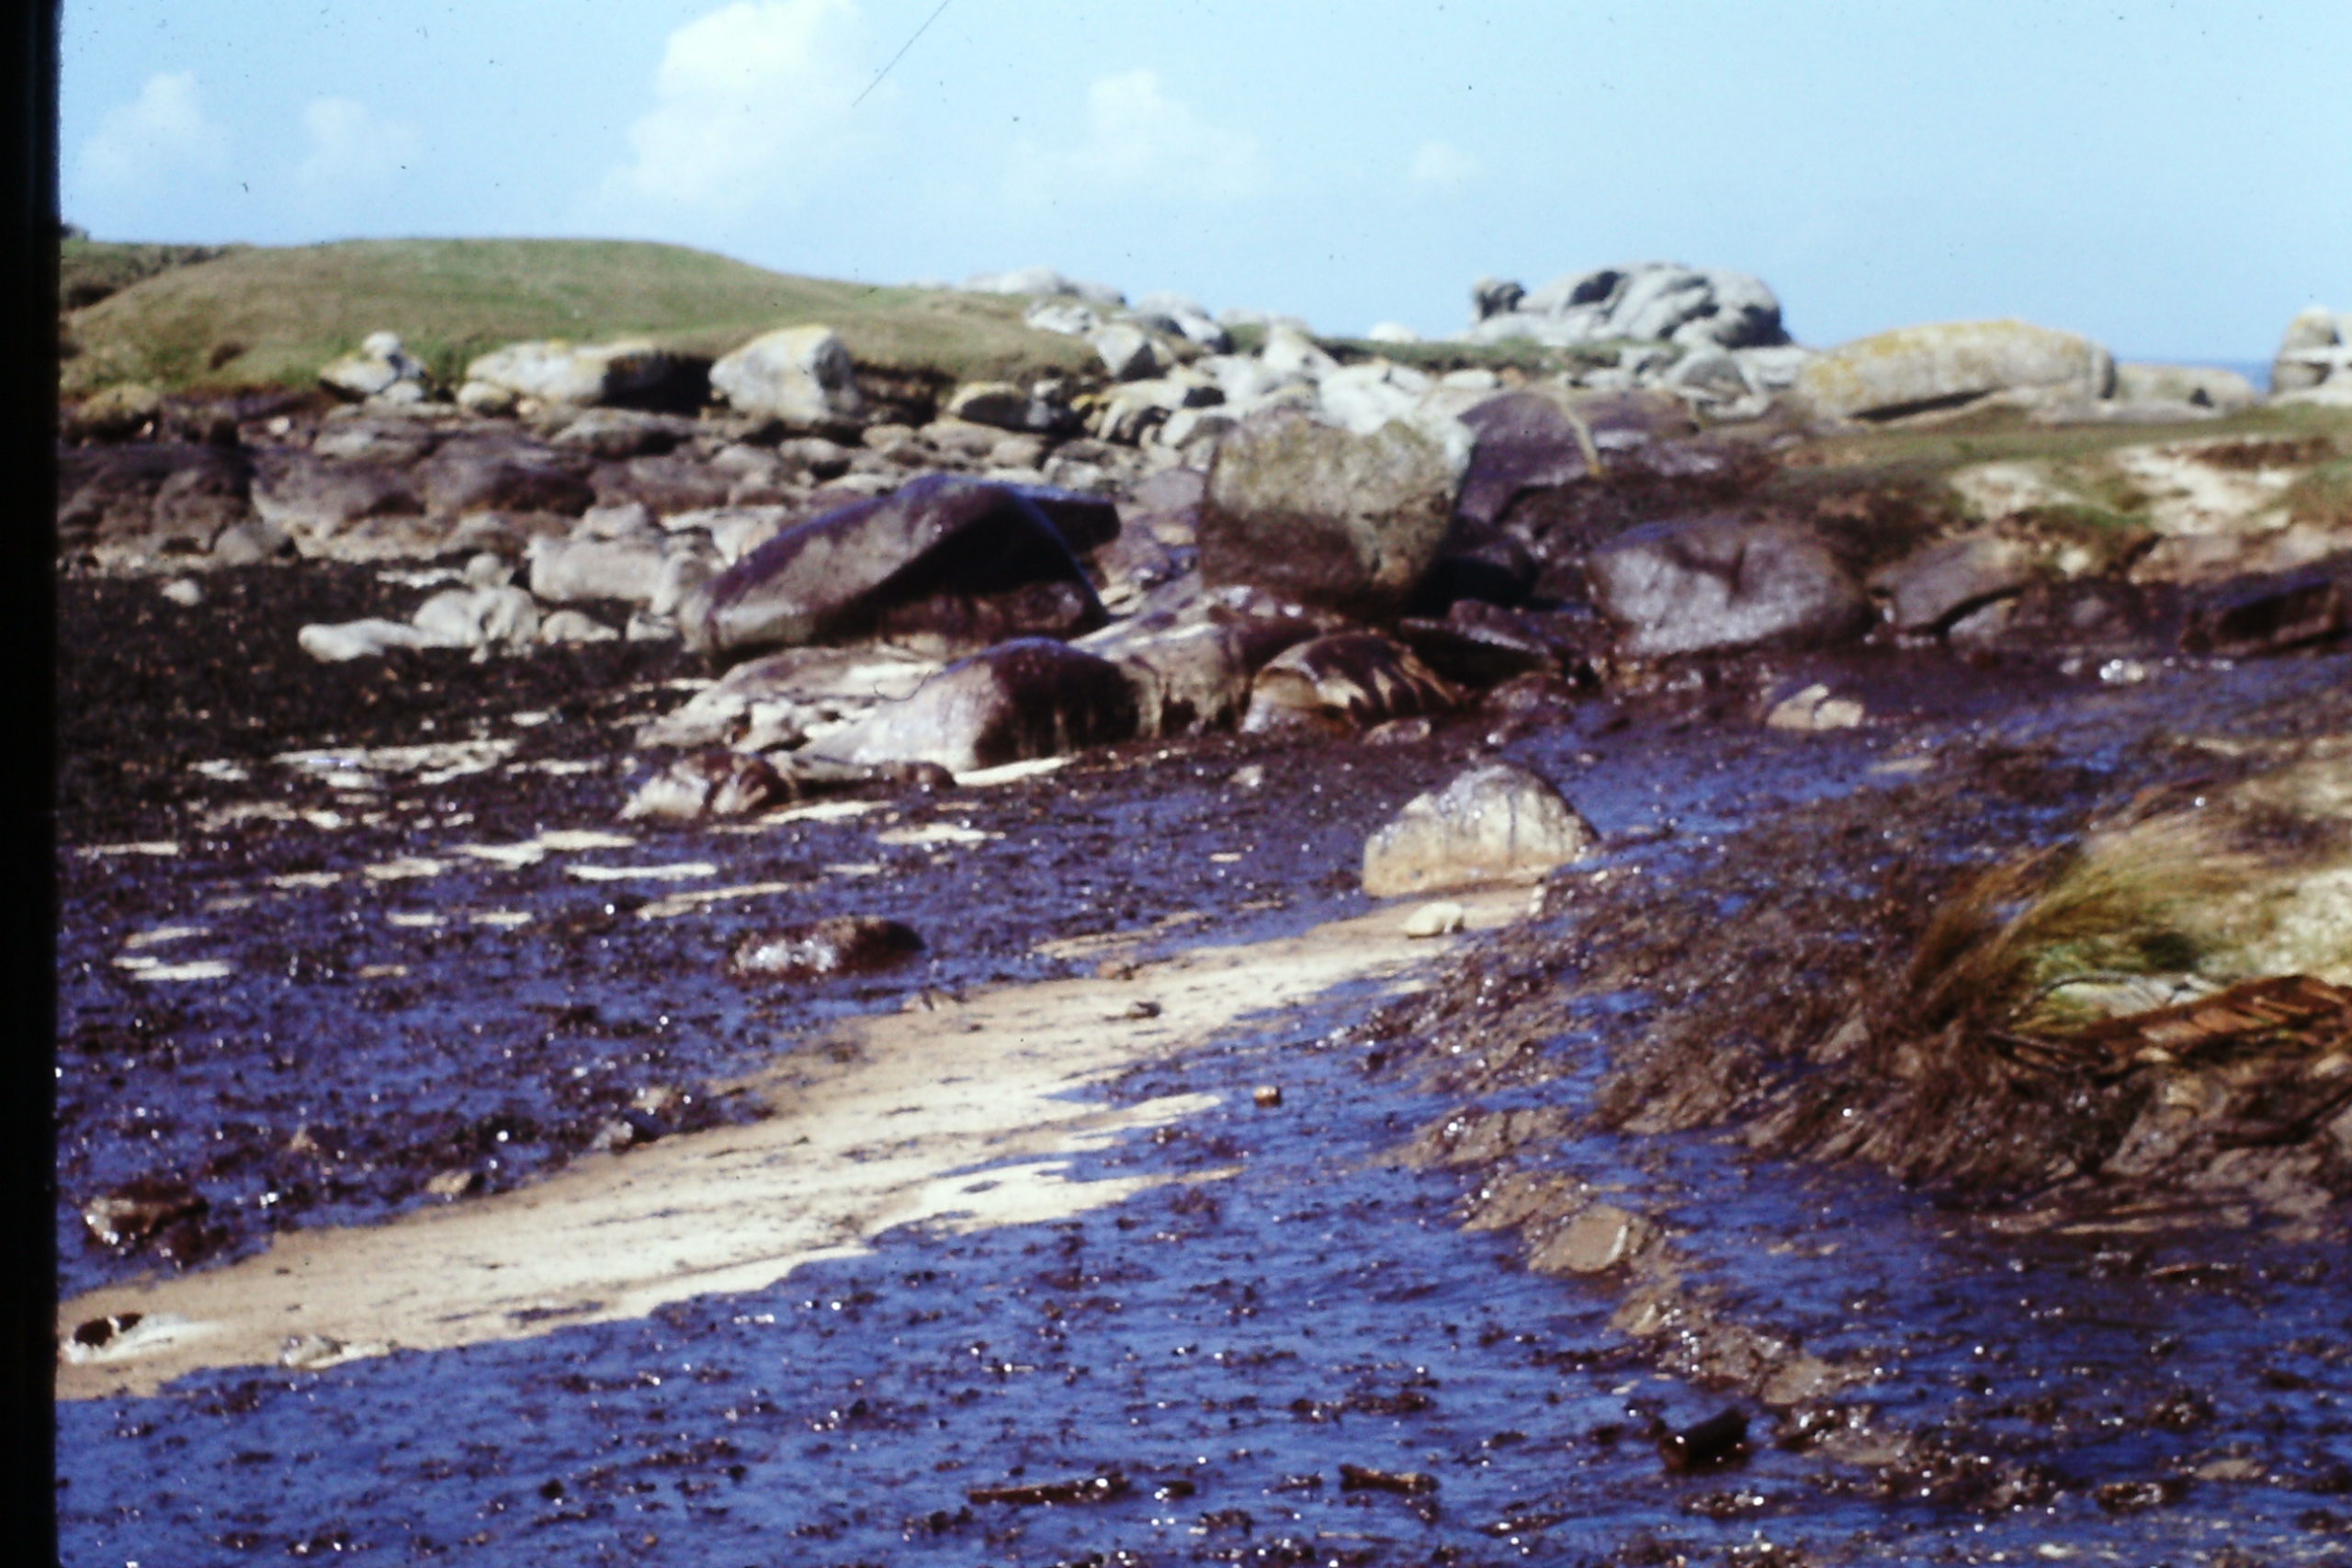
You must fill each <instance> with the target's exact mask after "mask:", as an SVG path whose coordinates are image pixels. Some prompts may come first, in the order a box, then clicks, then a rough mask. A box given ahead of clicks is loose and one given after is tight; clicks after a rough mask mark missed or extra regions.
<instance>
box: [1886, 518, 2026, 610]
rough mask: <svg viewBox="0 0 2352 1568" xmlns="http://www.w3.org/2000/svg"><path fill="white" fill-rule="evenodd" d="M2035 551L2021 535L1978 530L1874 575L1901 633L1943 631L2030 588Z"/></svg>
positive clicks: (1929, 547) (1932, 546)
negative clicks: (2014, 536)
mask: <svg viewBox="0 0 2352 1568" xmlns="http://www.w3.org/2000/svg"><path fill="white" fill-rule="evenodd" d="M2034 575H2035V573H2034V554H2033V551H2032V550H2031V549H2030V548H2028V547H2026V545H2025V544H2024V543H2023V542H2021V541H2019V540H2017V539H2005V538H2002V537H2000V536H1997V535H1993V534H1972V535H1969V536H1966V537H1963V538H1958V539H1947V540H1944V541H1943V542H1941V543H1939V544H1934V545H1929V546H1928V547H1927V548H1925V549H1923V550H1919V551H1917V552H1916V553H1914V554H1912V555H1908V556H1905V558H1903V559H1901V560H1899V561H1896V562H1895V563H1894V565H1892V566H1888V567H1885V568H1883V569H1881V570H1879V571H1877V572H1874V573H1873V574H1871V582H1870V586H1871V592H1872V593H1874V594H1876V595H1878V596H1879V597H1881V598H1882V599H1883V600H1884V601H1885V603H1886V614H1887V619H1888V620H1889V621H1891V622H1892V623H1894V628H1895V629H1896V630H1897V631H1904V632H1939V631H1942V630H1944V629H1945V628H1946V627H1948V626H1951V624H1952V623H1953V622H1954V621H1957V620H1959V619H1960V618H1961V617H1962V615H1967V614H1968V613H1969V612H1970V611H1972V610H1978V609H1982V608H1983V607H1984V606H1985V605H1986V604H1991V603H1992V602H1993V601H1994V600H1996V599H2006V598H2008V597H2009V596H2010V595H2012V594H2015V593H2021V592H2024V591H2025V587H2026V585H2027V584H2028V583H2030V582H2031V581H2033V579H2034Z"/></svg>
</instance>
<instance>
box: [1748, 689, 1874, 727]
mask: <svg viewBox="0 0 2352 1568" xmlns="http://www.w3.org/2000/svg"><path fill="white" fill-rule="evenodd" d="M1862 718H1863V709H1862V705H1861V704H1860V703H1859V702H1856V701H1855V700H1854V699H1853V698H1851V697H1840V696H1835V695H1832V694H1831V693H1830V690H1829V688H1828V687H1826V686H1823V685H1812V686H1807V687H1806V688H1804V690H1803V691H1801V692H1798V693H1795V694H1792V695H1790V696H1787V697H1783V698H1782V699H1781V701H1780V702H1778V703H1776V704H1774V705H1773V706H1772V711H1771V712H1770V713H1769V714H1767V715H1765V716H1764V723H1765V725H1766V726H1767V727H1768V728H1772V729H1793V730H1798V731H1801V732H1804V733H1816V732H1819V731H1821V730H1827V729H1854V728H1859V727H1860V724H1861V722H1862Z"/></svg>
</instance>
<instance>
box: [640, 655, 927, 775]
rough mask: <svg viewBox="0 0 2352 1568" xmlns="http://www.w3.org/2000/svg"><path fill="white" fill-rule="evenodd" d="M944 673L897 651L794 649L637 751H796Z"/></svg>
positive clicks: (740, 673)
mask: <svg viewBox="0 0 2352 1568" xmlns="http://www.w3.org/2000/svg"><path fill="white" fill-rule="evenodd" d="M938 670H939V666H938V665H936V664H935V663H933V662H932V661H930V660H921V659H916V658H914V657H913V656H912V655H910V654H906V653H901V652H899V651H898V650H896V649H876V648H864V649H841V648H789V649H785V650H784V651H782V652H781V653H771V654H766V655H764V656H763V657H761V658H758V659H751V660H745V661H744V662H742V663H741V664H738V665H737V666H735V668H734V669H732V670H729V671H728V672H727V673H726V674H725V675H724V676H722V677H720V678H719V680H718V682H715V683H713V684H712V685H711V686H710V687H708V688H707V689H706V690H704V691H701V692H697V693H695V695H694V696H692V697H691V698H689V699H687V701H686V703H685V705H684V706H683V707H680V708H678V709H677V710H676V711H674V712H672V713H669V714H665V715H663V716H662V717H660V718H658V719H655V720H654V721H653V722H651V723H650V724H648V725H647V726H646V727H645V728H643V729H642V730H640V731H639V734H638V738H637V744H638V745H639V747H657V746H680V747H694V746H732V747H734V748H736V749H737V750H746V751H760V750H768V749H769V748H771V747H777V746H797V745H799V744H800V743H801V742H802V741H804V740H806V739H808V738H809V733H810V731H811V730H814V729H819V728H824V727H827V726H832V727H838V726H839V725H840V724H842V722H844V721H847V720H853V719H856V718H861V717H863V716H865V715H866V714H867V713H870V712H871V711H872V710H873V709H874V708H875V707H876V706H877V705H880V704H882V703H886V702H899V701H901V700H903V699H905V698H907V697H910V696H912V695H913V694H914V692H915V688H917V687H918V686H920V685H922V683H923V682H924V680H925V679H927V678H928V677H930V676H932V675H934V674H936V673H938Z"/></svg>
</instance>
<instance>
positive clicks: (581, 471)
mask: <svg viewBox="0 0 2352 1568" xmlns="http://www.w3.org/2000/svg"><path fill="white" fill-rule="evenodd" d="M416 472H417V478H418V479H419V480H420V481H421V482H422V484H423V488H424V501H425V509H426V510H427V511H429V512H432V513H437V514H439V515H443V516H448V517H462V516H464V515H466V514H467V513H471V512H546V513H560V514H561V515H563V516H567V517H576V516H578V515H579V514H580V513H582V512H585V511H587V510H588V508H589V507H591V506H593V505H594V504H595V502H596V491H595V488H594V486H593V485H592V484H591V483H590V482H589V479H588V464H587V462H586V460H585V459H583V458H582V457H576V456H574V455H572V454H571V453H566V452H558V451H556V450H554V449H553V448H552V447H549V446H544V445H541V444H539V443H537V442H532V441H524V440H513V439H505V438H502V437H498V436H486V437H479V438H473V439H467V440H460V441H451V442H449V443H447V444H446V445H445V446H442V447H441V448H440V449H439V450H437V451H435V453H434V454H433V456H432V457H429V458H427V459H425V461H424V463H423V464H422V465H420V466H419V468H418V469H417V470H416Z"/></svg>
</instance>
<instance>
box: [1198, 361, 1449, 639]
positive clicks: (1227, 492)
mask: <svg viewBox="0 0 2352 1568" xmlns="http://www.w3.org/2000/svg"><path fill="white" fill-rule="evenodd" d="M1453 493H1454V468H1453V460H1452V459H1451V457H1449V455H1448V453H1447V452H1446V450H1445V448H1444V447H1443V446H1442V445H1440V443H1439V442H1437V441H1436V440H1435V439H1433V438H1432V437H1430V435H1428V434H1423V433H1422V432H1420V431H1418V430H1416V429H1413V428H1411V427H1409V426H1408V425H1405V424H1401V423H1397V424H1389V425H1385V426H1383V427H1382V428H1380V429H1379V430H1376V431H1374V432H1373V433H1372V434H1369V435H1359V434H1354V433H1352V432H1350V431H1345V430H1337V429H1333V428H1331V427H1329V426H1328V425H1323V424H1318V423H1316V422H1315V421H1313V420H1312V419H1309V418H1308V417H1306V415H1305V414H1304V413H1302V412H1298V411H1296V410H1293V409H1282V408H1276V409H1270V410H1266V411H1263V412H1261V413H1258V414H1254V415H1252V416H1251V417H1250V418H1249V419H1247V420H1245V421H1243V422H1242V423H1241V424H1240V425H1239V426H1238V428H1236V429H1235V430H1233V431H1231V432H1229V433H1228V434H1227V435H1226V436H1225V438H1224V439H1223V440H1222V441H1220V442H1219V443H1218V444H1217V450H1216V459H1215V461H1214V463H1213V464H1212V466H1211V467H1210V469H1209V483H1208V495H1207V498H1206V500H1205V502H1204V504H1203V506H1202V509H1201V517H1200V552H1201V575H1202V578H1203V580H1204V581H1206V582H1207V583H1208V584H1209V585H1210V586H1211V587H1218V586H1223V585H1227V584H1250V585H1252V586H1256V587H1260V588H1264V589H1267V590H1270V591H1271V592H1274V593H1277V594H1280V595H1282V596H1283V597H1284V598H1287V599H1292V600H1295V601H1297V602H1298V603H1300V604H1309V605H1313V606H1317V607H1318V608H1324V609H1330V610H1336V611H1338V612H1340V613H1341V614H1343V615H1355V616H1358V617H1361V618H1363V619H1367V620H1376V619H1381V618H1384V617H1386V616H1389V615H1395V614H1396V613H1397V611H1399V610H1400V609H1402V608H1403V607H1404V605H1405V604H1406V602H1407V600H1408V599H1409V598H1410V597H1411V595H1412V592H1413V590H1414V589H1415V588H1417V587H1418V586H1419V584H1420V581H1421V579H1422V578H1423V577H1424V576H1425V575H1427V573H1428V571H1429V570H1430V566H1431V564H1432V563H1434V562H1435V561H1436V559H1437V558H1438V552H1439V550H1440V549H1441V547H1442V546H1443V544H1444V542H1445V536H1446V528H1447V525H1448V523H1449V521H1450V519H1451V515H1452V513H1453Z"/></svg>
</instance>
